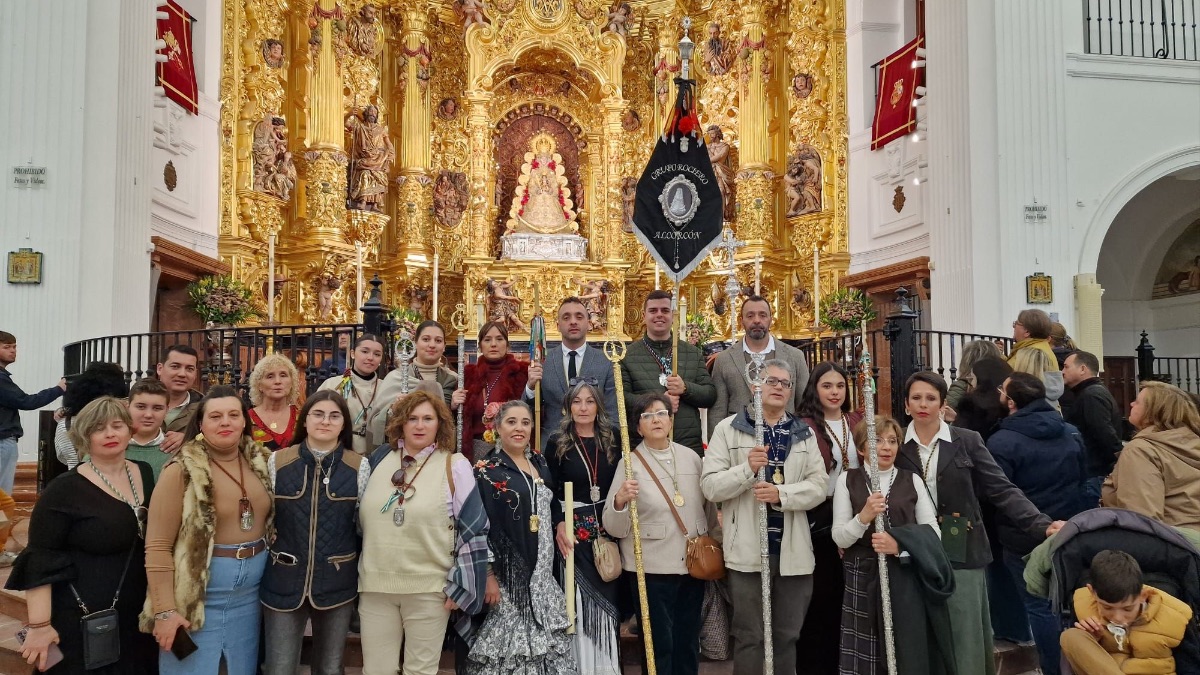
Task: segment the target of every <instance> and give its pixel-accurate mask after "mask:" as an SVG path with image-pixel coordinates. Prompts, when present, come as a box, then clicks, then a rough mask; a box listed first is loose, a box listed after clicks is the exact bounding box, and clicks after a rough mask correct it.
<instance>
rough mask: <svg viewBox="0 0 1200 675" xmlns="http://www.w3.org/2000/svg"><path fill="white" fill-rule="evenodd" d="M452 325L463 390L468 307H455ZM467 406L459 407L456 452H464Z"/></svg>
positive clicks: (455, 442)
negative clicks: (456, 334) (456, 335)
mask: <svg viewBox="0 0 1200 675" xmlns="http://www.w3.org/2000/svg"><path fill="white" fill-rule="evenodd" d="M450 325H451V326H453V327H454V330H456V331H458V388H459V389H462V388H463V382H464V380H463V375H464V373H465V370H466V367H467V335H466V333H467V306H466V305H464V304H463V303H461V302H460V303H458V304H457V305H455V306H454V313H453V314H451V315H450ZM466 407H467V406H466V404H463V405H460V406H458V433H456V434H454V451H455V452H458V453H461V452H462V435H463V408H466Z"/></svg>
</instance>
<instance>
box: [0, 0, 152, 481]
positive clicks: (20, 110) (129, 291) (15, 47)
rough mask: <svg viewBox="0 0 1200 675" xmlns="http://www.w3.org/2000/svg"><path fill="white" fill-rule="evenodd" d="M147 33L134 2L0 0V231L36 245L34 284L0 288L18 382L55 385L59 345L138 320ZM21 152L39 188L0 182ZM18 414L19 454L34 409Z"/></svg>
mask: <svg viewBox="0 0 1200 675" xmlns="http://www.w3.org/2000/svg"><path fill="white" fill-rule="evenodd" d="M153 40H154V12H153V4H152V3H149V2H145V1H143V0H39V1H38V2H0V63H2V64H4V66H3V67H2V68H0V100H4V101H5V105H3V106H0V168H3V170H4V172H5V179H6V180H5V184H4V185H3V186H2V187H0V214H3V218H2V219H0V241H2V242H3V249H4V250H5V251H9V250H15V249H16V248H18V247H30V248H33V249H34V250H37V251H41V252H43V253H44V254H45V257H44V263H43V283H41V284H40V285H22V286H17V285H12V284H7V283H4V284H3V285H0V307H2V308H3V310H2V312H3V315H2V316H3V318H2V319H0V325H2V326H3V329H4V330H7V331H9V332H12V333H14V334H15V335H16V336H17V338H18V343H19V344H20V353H19V360H18V362H17V363H16V364H14V365H13V367H12V369H11V370H12V373H13V375H14V379H15V380H16V381H17V382H18V383H19V384H21V385H23V386H24V387H25V388H26V389H27V390H37V389H42V388H45V387H47V386H50V385H52V384H54V383H55V382H57V380H58V378H59V376H60V375H61V374H62V370H63V359H62V351H61V346H62V345H64V344H66V343H68V342H72V341H75V340H79V339H81V338H84V337H91V336H97V335H112V334H121V333H128V332H141V331H145V330H147V328H148V326H149V306H148V302H147V300H148V287H149V275H150V265H149V254H148V252H147V246H148V244H149V238H150V228H149V225H150V214H149V205H150V192H149V173H150V170H149V166H150V165H149V158H150V148H151V130H150V120H149V111H150V110H151V109H152V105H153V104H152V100H153V99H152V97H153V94H152V89H151V88H152V86H153V79H152V78H151V77H150V76H149V75H148V73H149V72H152V68H153ZM27 163H32V164H33V165H35V166H44V167H46V168H47V174H48V176H49V184H48V186H47V187H46V188H44V189H41V190H17V189H15V188H13V187H12V186H11V178H10V175H11V171H12V167H13V166H16V165H24V164H27ZM22 422H23V424H24V427H25V430H26V436H25V438H24V439H23V440H22V443H21V454H22V458H23V459H32V458H33V451H34V447H35V443H36V438H35V437H36V430H37V425H36V414H35V413H25V414H23V415H22Z"/></svg>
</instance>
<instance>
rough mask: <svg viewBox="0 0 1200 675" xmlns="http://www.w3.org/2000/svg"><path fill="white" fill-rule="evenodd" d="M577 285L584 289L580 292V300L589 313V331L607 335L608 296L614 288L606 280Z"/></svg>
mask: <svg viewBox="0 0 1200 675" xmlns="http://www.w3.org/2000/svg"><path fill="white" fill-rule="evenodd" d="M575 283H578V284H581V285H582V288H581V289H580V292H579V299H580V300H582V301H583V306H584V308H585V309H587V313H588V330H589V331H599V332H601V333H605V332H607V331H608V294H609V293H610V292H612V286H611V284H609V283H608V281H607V280H606V279H594V280H592V281H579V280H578V279H577V280H576V281H575Z"/></svg>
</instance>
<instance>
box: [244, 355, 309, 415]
mask: <svg viewBox="0 0 1200 675" xmlns="http://www.w3.org/2000/svg"><path fill="white" fill-rule="evenodd" d="M276 368H283V369H284V370H286V371H287V373H288V375H289V376H290V377H291V378H292V390H291V391H290V392H288V403H290V404H292V405H295V404H297V403H298V402H299V401H300V372H299V371H297V370H296V364H294V363H292V361H291V359H289V358H288V357H286V356H284V355H283V354H267V355H266V356H264V357H262V358H261V359H259V361H258V363H256V364H254V370H252V371H250V403H251V404H253V405H259V404H260V403H262V398H263V396H262V392H260V391H259V390H258V384H259V383H260V382H262V379H263V378H264V377H266V375H267V373H269V372H271V371H273V370H275V369H276Z"/></svg>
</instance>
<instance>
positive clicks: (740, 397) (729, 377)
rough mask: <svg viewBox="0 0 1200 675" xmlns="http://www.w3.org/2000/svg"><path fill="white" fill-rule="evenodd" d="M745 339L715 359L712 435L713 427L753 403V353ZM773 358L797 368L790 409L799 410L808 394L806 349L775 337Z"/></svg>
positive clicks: (710, 423)
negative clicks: (749, 373) (745, 345)
mask: <svg viewBox="0 0 1200 675" xmlns="http://www.w3.org/2000/svg"><path fill="white" fill-rule="evenodd" d="M743 342H744V341H743V340H738V341H737V342H735V343H733V344H732V345H730V346H729V347H727V348H726V349H725V351H723V352H721V353H720V354H718V355H717V360H716V361H715V362H714V363H713V371H712V379H713V383H714V384H716V385H717V402H716V403H714V404H713V405H712V407H710V408H709V409H708V436H709V438H712V433H713V429H716V428H717V424H718V423H719V422H720V421H721V420H723V419H725V418H726V417H729V416H730V415H736V414H737V413H739V412H741V411H742V410H744V409H745V407H746V406H747V405H750V402H751V400H752V399H751V397H750V383H749V382H747V381H746V364H747V363H749V356H748V355H747V354H746V350H745V349H743V348H742V344H743ZM769 358H772V359H783V360H784V361H787V362H788V363H790V364H792V369H793V370H794V371H795V372H796V374H795V378H796V381H795V382H793V383H792V398H791V400H789V401H788V406H787V411H788V412H789V413H792V414H795V413H796V410H798V409H799V408H800V399H801V398H803V396H804V386H805V385H807V384H808V363H807V362H806V361H805V360H804V352H802V351H800V350H799V349H796V348H795V347H793V346H791V345H789V344H787V343H785V342H784V341H783V340H780V339H779V338H775V353H774V354H772V355H770V357H769Z"/></svg>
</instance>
